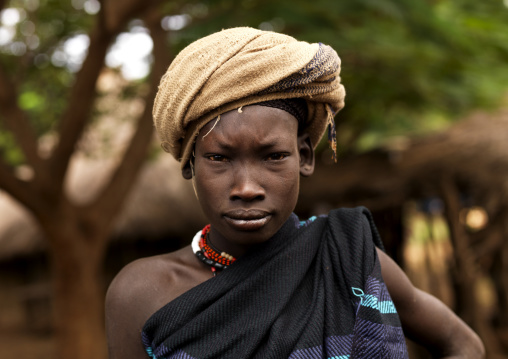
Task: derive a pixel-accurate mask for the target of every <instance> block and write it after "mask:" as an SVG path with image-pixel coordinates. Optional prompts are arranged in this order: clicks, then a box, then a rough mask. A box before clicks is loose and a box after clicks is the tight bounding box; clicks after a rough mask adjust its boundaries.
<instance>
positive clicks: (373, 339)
mask: <svg viewBox="0 0 508 359" xmlns="http://www.w3.org/2000/svg"><path fill="white" fill-rule="evenodd" d="M354 330H355V340H354V341H353V350H352V355H353V356H354V357H355V358H376V359H407V358H408V354H407V349H406V342H405V338H404V332H403V331H402V328H401V327H392V326H390V325H385V324H377V323H373V322H369V321H367V320H364V319H361V318H358V319H357V321H356V325H355V329H354Z"/></svg>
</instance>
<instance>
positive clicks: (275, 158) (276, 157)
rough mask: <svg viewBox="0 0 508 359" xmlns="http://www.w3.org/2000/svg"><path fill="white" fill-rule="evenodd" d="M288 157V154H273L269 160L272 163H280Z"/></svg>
mask: <svg viewBox="0 0 508 359" xmlns="http://www.w3.org/2000/svg"><path fill="white" fill-rule="evenodd" d="M287 156H288V155H287V154H286V153H272V154H271V155H269V156H268V160H270V161H280V160H283V159H284V158H286V157H287Z"/></svg>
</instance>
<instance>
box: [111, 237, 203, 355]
mask: <svg viewBox="0 0 508 359" xmlns="http://www.w3.org/2000/svg"><path fill="white" fill-rule="evenodd" d="M209 277H210V276H209V274H208V272H205V271H204V270H203V268H202V266H201V263H199V261H197V259H196V258H195V257H194V255H193V253H192V250H191V249H190V247H185V248H182V249H180V250H178V251H176V252H172V253H168V254H163V255H158V256H154V257H147V258H142V259H138V260H136V261H134V262H132V263H130V264H128V265H127V266H125V267H124V268H123V269H122V270H121V271H120V272H119V273H118V274H117V276H116V277H115V278H114V280H113V281H112V282H111V284H110V286H109V288H108V291H107V294H106V307H105V312H106V332H107V336H108V346H109V352H110V358H112V359H113V358H144V357H145V354H144V348H143V346H142V343H141V331H142V328H143V326H144V324H145V322H146V321H147V320H148V318H149V317H150V316H151V315H152V314H154V313H155V312H156V311H157V310H159V309H160V308H161V307H163V306H164V305H165V304H167V303H168V302H170V301H172V300H174V299H175V298H176V297H178V296H179V295H181V294H183V293H184V292H185V291H187V290H189V289H191V288H193V287H195V286H196V285H198V284H200V283H201V282H203V281H205V280H206V279H208V278H209Z"/></svg>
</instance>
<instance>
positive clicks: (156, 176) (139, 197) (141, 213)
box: [0, 154, 205, 261]
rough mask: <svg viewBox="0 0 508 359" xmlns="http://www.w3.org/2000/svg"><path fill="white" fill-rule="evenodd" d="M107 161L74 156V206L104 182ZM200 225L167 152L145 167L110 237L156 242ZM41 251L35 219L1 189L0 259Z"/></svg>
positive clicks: (186, 186)
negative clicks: (163, 237) (166, 236)
mask: <svg viewBox="0 0 508 359" xmlns="http://www.w3.org/2000/svg"><path fill="white" fill-rule="evenodd" d="M112 168H113V162H112V161H106V160H98V159H91V158H87V157H85V156H82V155H81V156H77V157H76V158H74V159H73V161H72V165H71V168H70V170H69V176H68V178H67V183H66V189H67V191H68V193H69V196H70V197H71V198H72V199H73V200H74V201H75V202H76V203H86V202H87V201H88V200H90V199H91V198H93V197H94V196H95V195H96V193H97V192H98V190H100V188H101V186H102V185H103V184H104V183H105V182H106V180H107V178H108V175H109V173H110V172H111V171H110V170H111V169H112ZM204 222H205V219H204V216H203V214H202V212H201V210H200V209H199V205H198V202H197V200H196V198H195V196H194V192H193V189H192V185H191V183H190V182H189V181H186V180H184V179H183V177H182V175H181V172H180V165H179V164H178V163H177V162H176V161H175V160H174V159H172V158H171V156H169V155H167V154H161V155H160V156H158V158H157V159H156V160H151V161H148V162H147V163H146V165H145V166H144V168H143V169H142V171H141V173H140V175H139V179H138V181H137V184H136V185H135V187H134V189H133V190H132V192H131V193H130V195H129V198H128V199H127V203H126V206H125V208H124V210H123V211H122V213H121V214H120V216H119V218H118V220H117V224H116V227H115V231H114V234H113V238H122V239H125V238H146V239H150V238H157V237H160V236H163V235H165V234H172V235H179V234H183V233H188V232H189V230H190V229H191V230H194V229H195V228H199V226H201V225H202V224H203V223H204ZM44 247H45V242H44V238H43V234H42V233H41V231H40V229H39V228H38V225H37V223H36V221H35V220H34V218H33V217H32V216H31V214H30V213H29V212H27V210H26V209H24V208H23V207H22V206H20V205H19V204H18V203H17V202H15V201H14V200H13V199H12V198H11V197H9V195H8V194H6V193H4V192H1V191H0V261H1V260H6V259H9V258H13V257H18V256H24V255H27V254H30V253H34V252H36V251H40V250H42V249H43V248H44Z"/></svg>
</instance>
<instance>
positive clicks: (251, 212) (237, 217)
mask: <svg viewBox="0 0 508 359" xmlns="http://www.w3.org/2000/svg"><path fill="white" fill-rule="evenodd" d="M223 217H224V219H225V220H226V222H228V223H229V225H231V226H232V227H234V228H236V229H237V230H240V231H255V230H257V229H260V228H261V227H263V226H264V225H265V224H266V223H267V222H268V221H269V220H270V218H271V214H270V213H269V212H266V211H263V210H257V209H248V210H245V209H237V210H232V211H228V212H226V213H225V214H224V215H223Z"/></svg>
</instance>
